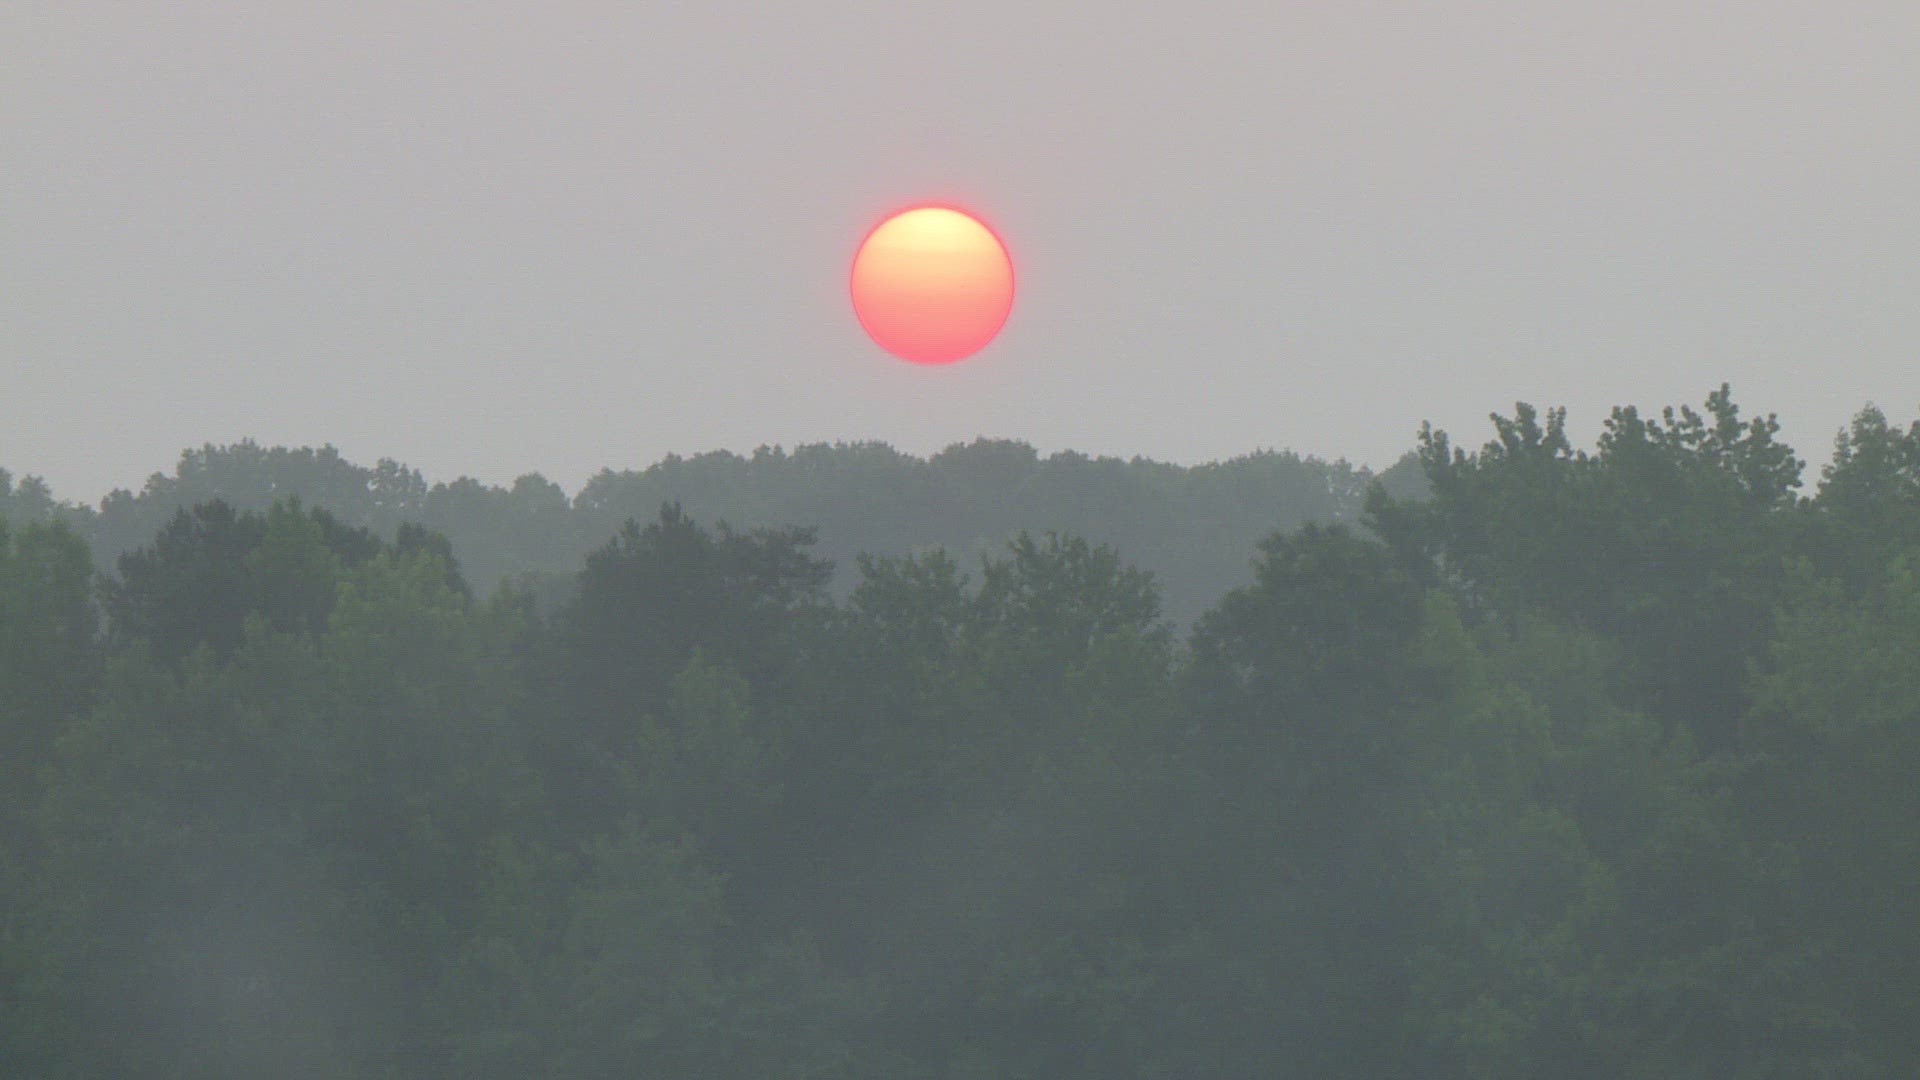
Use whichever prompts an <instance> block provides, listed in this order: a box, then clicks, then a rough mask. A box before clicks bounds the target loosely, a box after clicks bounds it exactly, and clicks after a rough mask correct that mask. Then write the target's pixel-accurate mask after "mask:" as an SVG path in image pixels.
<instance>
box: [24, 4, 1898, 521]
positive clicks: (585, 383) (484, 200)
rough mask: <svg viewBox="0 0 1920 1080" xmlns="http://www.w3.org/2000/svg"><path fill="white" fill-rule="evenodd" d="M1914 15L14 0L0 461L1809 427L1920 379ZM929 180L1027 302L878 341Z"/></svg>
mask: <svg viewBox="0 0 1920 1080" xmlns="http://www.w3.org/2000/svg"><path fill="white" fill-rule="evenodd" d="M1916 56H1920V3H1914V2H1913V0H1880V2H1871V3H1869V2H1854V3H1848V2H1844V0H1842V2H1835V0H1826V2H1762V0H1748V2H1744V3H1712V4H1709V3H1701V2H1696V0H1658V2H1645V3H1617V2H1616V3H1602V2H1597V0H1557V2H1553V3H1542V2H1539V0H1527V2H1501V3H1490V2H1479V3H1468V2H1428V3H1363V2H1340V3H1316V4H1299V3H1284V2H1278V0H1263V2H1257V3H1245V4H1204V3H1166V4H1151V5H1148V4H1125V3H1120V4H1116V3H1113V2H1111V0H1107V2H1100V3H1093V2H1076V3H1051V4H1049V3H1044V2H1036V0H1018V2H1012V0H983V2H977V3H967V4H945V3H943V4H938V5H931V4H914V3H902V2H900V0H875V2H871V3H845V2H840V3H834V2H812V3H804V4H802V3H785V4H758V5H744V4H735V3H723V2H717V0H697V2H686V3H677V2H668V0H641V2H635V3H624V4H614V3H580V2H567V0H548V2H543V3H520V4H500V3H474V2H465V3H458V4H453V3H449V4H444V5H419V4H410V3H404V2H382V3H367V4H356V3H341V2H340V0H327V2H324V3H321V2H308V0H280V2H276V3H245V2H234V3H219V4H215V3H206V2H201V0H175V2H170V3H165V4H161V3H150V4H141V3H112V4H105V3H88V2H82V0H51V2H41V0H8V2H7V3H6V4H4V5H0V364H4V371H3V372H0V375H3V376H4V377H3V378H0V465H5V466H7V467H9V468H11V469H13V470H14V471H15V472H39V473H43V474H45V475H46V476H47V477H48V478H49V479H50V480H51V481H52V482H53V483H54V485H55V487H56V490H58V491H59V492H61V493H62V494H65V495H68V496H72V497H79V498H85V499H93V498H97V497H98V496H99V495H100V494H102V493H103V492H104V491H105V490H106V489H107V488H109V487H111V486H116V485H127V486H136V487H137V486H138V484H139V483H140V481H141V480H142V479H143V478H144V477H145V475H146V474H147V473H148V472H150V471H152V470H153V469H155V468H171V465H172V462H173V461H174V459H175V457H176V456H177V454H178V451H179V450H180V448H181V447H182V446H184V445H188V444H193V445H198V444H199V443H201V442H205V441H213V442H226V441H231V440H234V439H237V438H240V437H242V436H253V437H255V438H258V439H260V440H261V441H263V442H269V443H279V442H284V443H294V444H301V443H312V444H318V443H321V442H332V443H334V444H336V445H338V446H339V447H341V449H342V450H343V451H344V452H345V453H347V454H348V455H349V456H351V457H354V458H358V459H361V460H365V461H368V462H371V461H372V460H373V459H374V458H376V457H380V456H392V457H397V458H400V459H401V460H403V461H406V462H408V463H410V464H414V465H417V466H419V467H421V468H423V469H424V470H426V472H427V473H428V475H429V476H430V477H433V478H436V479H451V478H452V477H453V476H454V475H456V474H459V473H467V474H470V475H474V476H478V477H480V478H482V479H486V480H494V481H503V480H506V479H510V478H511V477H512V476H514V475H516V474H518V473H521V472H525V471H530V470H540V471H543V472H545V473H546V474H547V475H549V476H551V477H553V478H554V479H557V480H559V481H561V482H562V483H564V484H566V485H568V486H569V487H570V488H571V487H573V486H574V485H577V484H578V483H579V482H580V481H581V480H582V479H583V478H584V477H585V476H586V475H587V474H589V473H590V472H592V471H594V470H596V469H598V468H599V467H601V466H603V465H612V466H615V467H621V466H625V465H639V464H644V463H646V462H649V461H651V460H653V459H655V458H657V457H658V456H659V455H661V454H662V453H664V452H666V451H669V450H675V451H680V452H688V451H697V450H702V449H711V448H715V447H730V448H734V449H740V450H746V449H751V448H752V447H754V446H756V445H758V444H761V443H776V442H777V443H784V444H787V445H792V444H794V443H797V442H805V441H817V440H830V439H854V438H879V439H885V440H887V441H890V442H892V443H894V444H895V445H897V446H900V447H902V448H904V449H908V450H913V451H916V452H925V451H928V450H932V449H936V448H938V447H939V446H941V445H944V444H945V443H948V442H950V441H953V440H957V439H962V438H968V437H971V436H973V435H975V434H982V433H984V434H991V435H1012V436H1019V437H1024V438H1026V439H1029V440H1030V441H1032V442H1034V443H1035V444H1036V445H1038V446H1040V447H1041V448H1042V449H1044V450H1051V449H1057V448H1062V447H1073V448H1076V449H1080V450H1085V451H1089V452H1108V453H1118V454H1122V455H1131V454H1134V453H1141V454H1147V455H1151V456H1155V457H1161V458H1168V459H1173V460H1179V461H1196V460H1204V459H1208V458H1213V457H1219V456H1228V455H1233V454H1237V453H1241V452H1244V451H1247V450H1250V449H1253V448H1256V447H1261V446H1279V447H1292V448H1294V449H1298V450H1301V451H1306V452H1313V453H1319V454H1323V455H1327V456H1336V455H1345V456H1347V457H1349V458H1352V459H1355V460H1360V461H1365V462H1369V463H1373V464H1376V465H1383V464H1386V463H1388V462H1390V461H1391V460H1392V459H1393V458H1394V457H1395V456H1396V455H1397V454H1398V453H1399V452H1400V451H1401V450H1403V449H1405V448H1406V447H1407V446H1408V445H1410V443H1411V441H1412V434H1413V431H1414V430H1415V428H1416V427H1417V425H1418V424H1419V422H1420V421H1421V420H1422V419H1432V420H1433V421H1435V422H1436V423H1437V424H1439V425H1441V426H1444V427H1447V428H1449V429H1450V430H1452V431H1453V432H1454V433H1455V434H1456V436H1459V437H1462V438H1463V439H1464V440H1465V441H1468V442H1471V443H1473V444H1478V443H1479V442H1480V441H1482V439H1483V438H1484V436H1485V434H1486V433H1487V430H1488V425H1487V424H1486V422H1485V419H1484V417H1485V414H1486V413H1487V412H1488V411H1489V410H1491V409H1496V408H1498V409H1502V410H1505V409H1507V408H1508V407H1510V405H1511V403H1512V402H1513V401H1514V399H1516V398H1525V399H1528V400H1532V401H1535V402H1538V403H1541V404H1554V403H1562V404H1566V405H1569V406H1570V407H1571V408H1572V412H1573V420H1574V423H1575V426H1576V428H1577V429H1578V431H1579V432H1580V434H1581V435H1582V437H1590V436H1591V434H1592V433H1593V432H1594V431H1595V430H1597V424H1598V421H1599V419H1600V417H1601V416H1602V415H1603V414H1604V412H1605V410H1606V408H1607V407H1608V406H1609V405H1611V404H1613V403H1615V402H1628V401H1631V402H1635V403H1638V404H1642V405H1658V404H1662V403H1665V402H1668V401H1689V402H1697V401H1699V400H1700V399H1701V398H1702V397H1703V396H1704V395H1705V393H1706V392H1707V390H1709V389H1710V388H1711V387H1713V386H1715V385H1717V384H1718V383H1719V382H1720V381H1721V380H1729V381H1731V382H1732V383H1733V384H1734V387H1735V392H1736V398H1737V399H1738V400H1740V401H1741V402H1743V403H1744V404H1746V405H1747V406H1748V407H1749V408H1755V407H1757V408H1760V409H1762V410H1763V411H1764V410H1776V411H1779V412H1781V413H1782V414H1783V419H1784V420H1785V421H1786V423H1787V434H1788V436H1789V438H1790V439H1791V440H1792V441H1793V442H1794V443H1795V444H1796V445H1797V446H1799V447H1800V448H1801V450H1802V451H1803V453H1806V454H1807V455H1809V456H1811V457H1814V458H1815V459H1816V460H1823V459H1824V458H1825V456H1826V453H1827V450H1828V448H1829V444H1830V440H1831V437H1832V434H1833V431H1834V429H1835V428H1837V427H1838V426H1839V425H1841V424H1842V423H1844V421H1845V420H1846V419H1847V417H1848V416H1849V415H1850V414H1851V413H1852V412H1853V411H1854V410H1855V409H1857V408H1858V407H1859V406H1860V405H1861V404H1862V403H1864V402H1866V401H1867V400H1869V399H1871V400H1874V401H1877V402H1879V403H1880V404H1881V405H1882V406H1883V407H1885V408H1886V409H1887V410H1888V411H1889V413H1890V414H1892V415H1893V416H1894V417H1895V418H1897V419H1900V420H1902V421H1904V420H1905V419H1906V418H1909V417H1911V416H1912V415H1913V413H1914V409H1915V407H1916V406H1920V205H1916V199H1917V198H1920V63H1917V62H1916V60H1915V58H1916ZM926 197H940V198H947V199H954V200H959V201H962V202H964V203H966V204H968V205H970V206H972V207H973V208H975V209H977V210H978V211H979V212H980V213H981V215H982V216H983V217H985V218H987V219H988V220H989V221H991V222H992V223H993V224H994V225H995V226H996V227H997V228H998V229H999V230H1000V231H1001V233H1002V234H1003V235H1004V236H1005V237H1006V238H1007V240H1008V243H1009V245H1010V247H1011V248H1012V249H1013V253H1014V258H1015V260H1016V263H1017V265H1018V269H1019V272H1020V279H1021V293H1020V297H1019V301H1018V303H1017V305H1016V307H1015V310H1014V313H1013V317H1012V319H1011V321H1010V322H1009V323H1008V325H1007V328H1006V331H1005V333H1004V334H1003V335H1002V337H1001V339H1000V340H999V342H997V343H996V344H995V345H994V346H993V347H992V348H990V349H989V350H988V351H986V352H984V353H982V354H980V355H979V356H977V357H975V358H973V359H972V360H969V361H966V362H963V363H961V364H959V365H956V366H953V367H950V368H945V369H926V368H918V367H913V366H911V365H907V364H904V363H902V362H900V361H896V360H893V359H890V358H888V357H887V356H885V355H884V354H882V353H880V352H879V351H878V350H877V349H875V348H874V347H872V346H871V345H870V344H869V343H868V342H867V341H866V339H865V338H864V336H863V335H862V334H861V332H860V329H859V327H858V325H857V323H856V322H855V321H854V319H853V316H852V314H851V312H850V311H849V308H848V304H847V301H846V297H845V293H844V286H845V276H846V271H847V265H848V262H849V260H850V258H851V256H852V252H853V247H854V245H855V244H856V243H857V242H858V241H859V239H860V236H861V234H862V233H863V232H864V230H865V229H866V228H867V227H868V226H869V225H871V224H872V223H873V221H874V220H875V219H876V218H877V217H878V216H879V215H880V214H881V213H882V212H883V211H885V210H887V209H890V208H893V207H895V206H898V205H900V204H902V203H906V202H910V201H914V200H917V199H920V198H926Z"/></svg>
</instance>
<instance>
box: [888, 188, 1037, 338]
mask: <svg viewBox="0 0 1920 1080" xmlns="http://www.w3.org/2000/svg"><path fill="white" fill-rule="evenodd" d="M852 287H853V311H854V314H855V315H856V316H857V317H858V318H859V319H860V325H861V326H862V327H864V328H865V329H866V331H867V334H868V335H869V336H871V337H872V338H873V340H874V341H875V342H876V343H878V344H879V346H880V347H881V348H883V349H885V350H887V351H888V352H890V353H892V354H893V355H895V356H898V357H900V358H901V359H903V360H911V361H913V362H914V363H917V364H950V363H952V362H954V361H955V360H964V359H966V358H967V357H969V356H972V355H973V354H974V353H977V352H979V351H980V350H981V349H983V348H986V346H987V343H988V342H991V341H992V340H993V339H994V337H995V336H996V335H998V334H999V333H1000V328H1001V327H1002V326H1004V325H1006V321H1007V314H1008V313H1009V312H1011V311H1012V310H1013V260H1012V259H1011V258H1010V257H1009V256H1008V255H1007V246H1006V245H1005V244H1004V243H1002V242H1001V241H1000V237H999V236H998V235H996V234H995V233H994V231H993V230H992V229H990V228H988V227H987V226H986V225H985V224H984V223H983V222H981V221H980V219H979V218H976V217H974V216H973V215H971V214H968V213H965V212H963V211H960V210H956V209H953V208H952V207H948V206H919V207H915V208H913V209H911V210H905V211H902V212H900V213H897V214H894V215H893V216H892V217H889V218H887V219H886V220H885V221H882V222H881V223H880V224H879V225H877V226H875V227H874V229H873V231H872V232H870V233H868V234H867V238H866V239H865V240H863V241H861V244H860V250H859V252H858V253H857V254H855V255H854V257H853V283H852Z"/></svg>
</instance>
